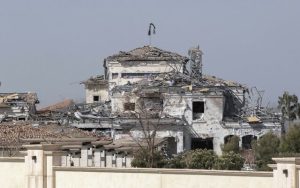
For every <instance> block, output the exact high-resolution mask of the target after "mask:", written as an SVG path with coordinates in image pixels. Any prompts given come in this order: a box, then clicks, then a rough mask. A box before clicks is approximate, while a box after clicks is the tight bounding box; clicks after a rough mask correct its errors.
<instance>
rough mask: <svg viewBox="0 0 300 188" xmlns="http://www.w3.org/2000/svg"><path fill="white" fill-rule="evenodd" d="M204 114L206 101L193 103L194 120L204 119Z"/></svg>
mask: <svg viewBox="0 0 300 188" xmlns="http://www.w3.org/2000/svg"><path fill="white" fill-rule="evenodd" d="M203 113H204V101H194V102H193V120H196V119H202V118H203Z"/></svg>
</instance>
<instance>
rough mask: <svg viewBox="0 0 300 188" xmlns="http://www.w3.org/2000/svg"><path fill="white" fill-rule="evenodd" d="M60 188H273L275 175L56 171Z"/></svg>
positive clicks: (215, 172)
mask: <svg viewBox="0 0 300 188" xmlns="http://www.w3.org/2000/svg"><path fill="white" fill-rule="evenodd" d="M55 174H56V182H55V185H56V188H82V187H89V188H94V187H95V188H96V187H106V188H119V187H120V188H182V187H184V188H196V187H197V188H198V187H205V188H206V187H209V188H224V187H230V188H272V179H273V178H272V172H240V171H209V170H186V169H183V170H178V169H176V170H175V169H124V170H121V169H117V170H116V169H101V168H93V169H92V168H62V167H55Z"/></svg>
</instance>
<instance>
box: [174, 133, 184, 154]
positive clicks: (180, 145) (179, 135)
mask: <svg viewBox="0 0 300 188" xmlns="http://www.w3.org/2000/svg"><path fill="white" fill-rule="evenodd" d="M175 141H176V142H177V153H180V152H183V132H178V133H177V134H176V140H175Z"/></svg>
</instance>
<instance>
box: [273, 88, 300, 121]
mask: <svg viewBox="0 0 300 188" xmlns="http://www.w3.org/2000/svg"><path fill="white" fill-rule="evenodd" d="M278 107H279V108H280V110H281V113H282V117H283V119H284V120H287V121H291V120H294V119H296V118H298V117H299V113H300V111H299V109H300V108H299V107H300V105H299V103H298V97H297V96H296V95H290V94H289V93H288V92H287V91H285V92H284V93H283V95H282V97H279V99H278Z"/></svg>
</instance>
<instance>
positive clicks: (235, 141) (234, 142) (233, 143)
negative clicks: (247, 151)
mask: <svg viewBox="0 0 300 188" xmlns="http://www.w3.org/2000/svg"><path fill="white" fill-rule="evenodd" d="M239 141H240V138H239V137H238V136H235V135H234V136H232V137H231V138H229V140H228V142H227V143H226V144H224V145H223V146H222V151H223V153H228V152H231V151H232V152H234V153H239V152H240V146H239Z"/></svg>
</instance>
